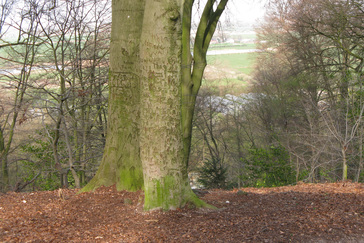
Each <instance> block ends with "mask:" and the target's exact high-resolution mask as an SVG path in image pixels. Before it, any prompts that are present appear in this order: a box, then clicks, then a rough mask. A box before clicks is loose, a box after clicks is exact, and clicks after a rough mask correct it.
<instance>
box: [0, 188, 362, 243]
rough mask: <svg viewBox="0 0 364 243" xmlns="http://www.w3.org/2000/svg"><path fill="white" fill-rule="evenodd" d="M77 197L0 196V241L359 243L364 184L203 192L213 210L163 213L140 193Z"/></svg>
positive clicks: (69, 193) (106, 191) (107, 191)
mask: <svg viewBox="0 0 364 243" xmlns="http://www.w3.org/2000/svg"><path fill="white" fill-rule="evenodd" d="M76 193H77V190H61V191H59V190H57V191H51V192H33V193H13V192H10V193H7V194H2V195H0V241H1V242H3V241H5V242H27V241H47V242H49V241H56V242H71V241H73V242H81V241H82V242H94V241H96V242H211V241H212V242H217V241H223V242H289V241H292V242H318V241H321V242H325V241H334V242H337V241H341V242H359V241H364V203H363V202H364V186H363V185H362V184H358V183H331V184H329V183H328V184H304V183H300V184H298V185H296V186H287V187H279V188H259V189H257V188H242V189H240V190H233V191H223V190H211V191H203V192H200V195H201V196H202V199H203V200H205V201H206V202H208V203H210V204H213V205H214V206H216V207H218V209H217V210H207V209H190V208H188V207H186V208H183V209H178V210H175V211H170V212H163V211H153V212H144V211H143V208H142V207H143V205H142V198H143V192H141V191H139V192H135V193H130V192H125V191H123V192H117V191H116V190H115V188H114V187H108V188H100V189H99V190H97V191H96V192H93V193H83V194H76Z"/></svg>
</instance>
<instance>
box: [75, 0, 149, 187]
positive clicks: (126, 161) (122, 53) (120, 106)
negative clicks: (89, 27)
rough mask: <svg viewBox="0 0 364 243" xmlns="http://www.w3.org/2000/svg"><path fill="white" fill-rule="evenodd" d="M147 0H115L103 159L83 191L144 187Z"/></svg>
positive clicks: (113, 5) (113, 2)
mask: <svg viewBox="0 0 364 243" xmlns="http://www.w3.org/2000/svg"><path fill="white" fill-rule="evenodd" d="M144 6H145V1H144V0H139V1H135V0H113V1H112V27H111V45H110V75H109V87H110V94H109V104H108V126H107V136H106V144H105V149H104V155H103V159H102V161H101V164H100V167H99V169H98V171H97V174H96V175H95V177H94V178H93V179H92V180H91V181H90V182H89V183H88V184H87V185H86V187H85V188H83V190H82V191H89V190H94V189H96V188H97V187H99V186H110V185H113V184H116V187H117V189H118V190H129V191H136V190H139V189H142V187H143V172H142V165H141V161H140V152H139V119H140V117H139V115H140V112H139V105H140V91H139V85H140V83H139V82H140V60H139V44H140V38H141V33H142V25H143V16H144Z"/></svg>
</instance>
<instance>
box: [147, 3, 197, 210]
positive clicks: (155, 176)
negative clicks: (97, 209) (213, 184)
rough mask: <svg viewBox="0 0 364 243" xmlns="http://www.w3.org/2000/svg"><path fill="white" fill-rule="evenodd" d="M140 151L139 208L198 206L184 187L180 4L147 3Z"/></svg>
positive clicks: (193, 197)
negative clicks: (141, 190)
mask: <svg viewBox="0 0 364 243" xmlns="http://www.w3.org/2000/svg"><path fill="white" fill-rule="evenodd" d="M146 9H148V11H146V13H145V16H144V24H143V33H142V42H141V43H142V45H141V46H142V48H141V53H140V54H141V60H142V64H143V68H142V76H143V78H142V83H141V100H142V102H141V117H140V121H141V122H140V130H141V131H142V132H141V133H140V151H141V160H142V164H143V172H144V194H145V200H144V208H145V209H146V210H150V209H158V208H162V209H164V210H169V209H175V208H178V207H182V206H184V205H185V204H186V203H187V202H192V203H193V204H196V205H202V204H203V202H202V201H201V200H199V199H198V198H197V197H196V195H195V194H194V193H193V192H192V190H191V187H190V185H189V180H188V174H187V164H186V163H184V154H183V152H184V150H183V139H182V138H183V137H182V124H181V102H182V99H181V58H180V57H181V53H182V45H181V41H182V38H181V37H182V35H181V34H182V19H181V16H182V0H179V1H175V0H163V1H153V0H147V1H146Z"/></svg>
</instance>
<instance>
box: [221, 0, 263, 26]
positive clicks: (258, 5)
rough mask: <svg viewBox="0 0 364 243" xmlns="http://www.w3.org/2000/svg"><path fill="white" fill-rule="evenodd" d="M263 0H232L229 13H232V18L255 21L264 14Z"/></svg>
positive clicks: (249, 21)
mask: <svg viewBox="0 0 364 243" xmlns="http://www.w3.org/2000/svg"><path fill="white" fill-rule="evenodd" d="M264 2H265V1H263V0H230V3H229V5H228V9H227V13H231V16H233V17H232V20H234V19H236V20H240V21H243V22H248V23H254V22H255V21H256V19H257V18H261V17H263V14H264Z"/></svg>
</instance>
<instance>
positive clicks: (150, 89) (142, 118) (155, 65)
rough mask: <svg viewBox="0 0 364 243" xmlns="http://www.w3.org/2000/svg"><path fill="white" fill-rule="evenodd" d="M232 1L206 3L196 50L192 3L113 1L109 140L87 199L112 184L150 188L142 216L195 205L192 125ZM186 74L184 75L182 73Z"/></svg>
mask: <svg viewBox="0 0 364 243" xmlns="http://www.w3.org/2000/svg"><path fill="white" fill-rule="evenodd" d="M227 1H228V0H221V1H219V4H218V5H217V6H216V10H214V9H213V8H214V4H215V3H216V2H217V0H208V1H207V3H206V5H205V9H204V12H203V14H202V18H201V22H200V25H199V28H198V31H197V35H196V42H195V47H194V58H195V62H193V60H192V57H191V51H190V50H191V48H190V29H191V13H192V5H193V2H194V0H159V1H156V0H145V1H134V0H113V3H112V14H113V19H112V31H111V32H112V35H111V56H110V97H109V110H108V114H109V118H108V130H107V139H106V145H105V150H104V156H103V160H102V162H101V165H100V168H99V170H98V172H97V174H96V176H95V177H94V178H93V179H92V180H91V182H90V183H89V184H88V185H87V186H86V187H85V188H84V189H83V191H87V190H94V189H95V188H97V187H99V186H101V185H105V186H109V185H112V184H115V183H116V185H117V189H118V190H123V189H125V190H129V191H133V190H137V189H140V188H142V187H143V188H144V193H145V200H144V208H145V209H146V210H150V209H158V208H161V209H164V210H169V209H175V208H178V207H183V206H184V205H185V204H186V203H188V202H190V203H192V204H193V205H195V206H197V207H201V206H205V207H211V206H209V205H207V204H206V203H204V202H203V201H201V200H200V199H198V198H197V196H196V195H195V194H194V193H193V192H192V190H191V187H190V184H189V179H188V173H187V166H188V157H189V152H190V146H191V132H192V117H193V112H194V106H195V102H196V96H197V93H198V90H199V88H200V85H201V80H202V75H203V71H204V69H205V66H206V52H207V49H208V46H209V43H210V40H211V38H212V35H213V33H214V31H215V29H216V24H217V22H218V20H219V17H220V16H221V13H222V12H223V10H224V8H225V6H226V3H227ZM182 70H183V71H182Z"/></svg>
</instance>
